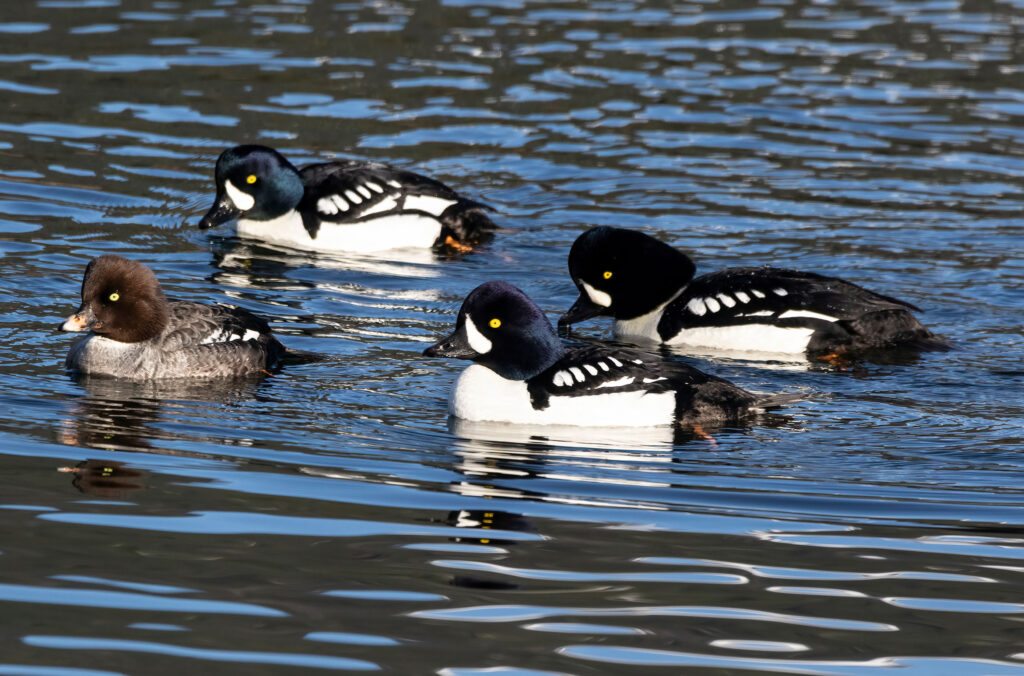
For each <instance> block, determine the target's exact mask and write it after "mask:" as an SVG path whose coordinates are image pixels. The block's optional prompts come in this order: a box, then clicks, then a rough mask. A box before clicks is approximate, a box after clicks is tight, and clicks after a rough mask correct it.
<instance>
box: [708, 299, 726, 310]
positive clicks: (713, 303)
mask: <svg viewBox="0 0 1024 676" xmlns="http://www.w3.org/2000/svg"><path fill="white" fill-rule="evenodd" d="M704 304H705V305H707V306H708V310H710V311H711V312H718V311H719V310H721V309H722V306H721V305H719V304H718V301H717V300H715V299H714V298H705V299H704Z"/></svg>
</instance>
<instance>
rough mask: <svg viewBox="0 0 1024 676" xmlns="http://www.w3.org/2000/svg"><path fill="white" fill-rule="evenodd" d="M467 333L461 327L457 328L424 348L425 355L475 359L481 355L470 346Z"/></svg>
mask: <svg viewBox="0 0 1024 676" xmlns="http://www.w3.org/2000/svg"><path fill="white" fill-rule="evenodd" d="M465 333H466V332H465V331H463V330H462V329H461V328H458V329H455V333H453V334H452V335H450V336H448V337H447V338H443V339H441V340H440V341H438V342H437V343H434V344H433V345H431V346H430V347H428V348H427V349H425V350H423V355H424V356H426V357H450V358H452V359H475V358H477V357H479V356H480V353H479V352H477V351H476V350H474V349H473V348H472V347H471V346H470V344H469V340H468V339H467V338H466V335H465Z"/></svg>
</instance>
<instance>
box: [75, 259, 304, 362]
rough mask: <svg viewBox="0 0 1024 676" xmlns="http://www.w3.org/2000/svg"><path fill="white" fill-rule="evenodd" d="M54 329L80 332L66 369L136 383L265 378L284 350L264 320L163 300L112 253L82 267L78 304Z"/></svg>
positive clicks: (148, 276) (153, 284)
mask: <svg viewBox="0 0 1024 676" xmlns="http://www.w3.org/2000/svg"><path fill="white" fill-rule="evenodd" d="M60 328H61V329H63V330H64V331H71V332H83V331H84V332H87V333H86V335H85V336H83V337H82V338H81V339H79V340H78V341H76V342H75V343H74V344H73V345H72V346H71V349H70V351H69V352H68V356H67V360H66V362H65V365H66V367H67V369H68V370H70V371H72V372H73V373H76V374H86V375H98V376H110V377H114V378H124V379H130V380H137V381H138V380H156V379H169V378H216V377H238V376H245V375H248V374H253V373H259V372H266V371H268V369H271V368H273V367H275V366H277V364H278V363H279V362H280V360H281V358H282V357H283V356H284V354H285V352H286V349H285V347H284V346H283V345H282V344H281V343H280V342H279V341H278V340H277V338H275V337H274V335H273V334H272V333H271V330H270V327H269V326H268V325H267V322H266V321H265V320H264V319H262V318H260V317H258V316H256V315H254V314H252V313H250V312H248V311H246V310H243V309H241V308H236V307H224V306H220V305H206V304H203V303H195V302H191V301H178V300H168V299H167V298H166V297H165V296H164V292H163V289H161V287H160V283H159V282H158V281H157V278H156V275H154V274H153V271H152V270H150V269H149V268H148V267H146V266H145V265H143V264H142V263H139V262H138V261H133V260H129V259H127V258H124V257H123V256H118V255H115V254H104V255H102V256H99V257H97V258H94V259H93V260H92V261H90V262H89V264H88V265H87V266H86V268H85V275H84V277H83V279H82V303H81V305H80V306H79V308H78V309H77V310H76V311H75V313H74V314H72V315H71V316H70V317H68V319H67V320H66V321H65V322H64V323H63V324H62V325H61V326H60Z"/></svg>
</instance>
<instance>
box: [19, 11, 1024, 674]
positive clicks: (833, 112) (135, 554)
mask: <svg viewBox="0 0 1024 676" xmlns="http://www.w3.org/2000/svg"><path fill="white" fill-rule="evenodd" d="M1022 68H1024V4H1022V3H1021V2H1020V1H1019V0H1010V1H1006V2H984V1H979V2H956V1H952V0H935V1H923V2H877V1H874V0H864V1H862V2H830V1H828V0H823V1H805V0H794V1H793V2H789V1H786V0H774V1H768V0H766V1H765V2H763V3H761V4H759V5H756V6H754V5H751V4H749V3H738V2H729V1H727V0H723V1H722V2H693V3H678V2H676V3H669V2H656V1H652V2H646V3H644V2H629V1H623V2H616V3H612V2H590V3H581V2H576V3H573V2H558V1H557V0H550V1H547V2H539V1H538V2H530V1H527V0H447V1H445V2H441V3H438V2H434V1H432V0H423V1H422V2H414V1H406V0H380V1H377V2H360V1H356V2H341V3H330V2H324V3H312V2H305V1H301V0H300V1H291V2H281V3H278V4H274V3H272V2H263V3H252V4H250V3H247V2H241V3H236V2H233V1H230V0H229V1H221V0H215V1H212V2H195V3H188V2H148V3H147V2H119V1H118V0H38V1H36V2H9V3H4V5H3V8H2V9H0V95H2V100H3V102H4V103H3V105H2V106H0V252H2V254H3V258H2V270H3V280H2V284H0V313H2V314H0V321H2V323H0V335H2V336H3V343H2V344H3V350H2V351H0V364H2V366H0V411H2V413H0V463H2V477H3V479H0V482H2V483H0V485H2V489H3V497H2V499H0V502H2V504H0V508H2V509H3V515H4V518H3V527H2V528H3V537H2V540H0V604H2V605H0V612H2V617H3V618H4V622H3V627H4V631H3V632H2V634H0V673H2V674H18V675H22V674H30V675H33V676H35V675H46V676H49V675H51V674H52V675H60V676H65V675H74V676H85V675H86V674H89V675H92V674H140V675H141V674H146V675H149V674H180V673H186V672H187V670H192V672H193V673H203V674H210V673H217V674H221V673H225V674H226V673H238V674H282V673H288V674H292V673H307V672H309V673H314V670H315V669H334V670H339V671H345V670H374V669H379V670H384V671H389V672H391V673H424V674H426V673H438V674H446V675H457V676H468V675H471V674H484V673H486V674H517V675H519V674H522V675H525V674H533V675H535V674H595V673H622V674H626V673H629V674H632V673H642V672H643V673H646V672H652V673H655V672H656V673H679V672H682V671H686V672H687V673H699V674H746V673H757V672H766V671H768V672H779V673H800V674H841V675H855V676H861V675H863V674H870V673H879V672H886V671H894V672H898V673H900V674H913V675H929V676H930V675H935V674H939V675H946V674H950V675H953V674H955V675H960V674H967V675H970V676H973V675H981V674H985V675H1004V674H1024V641H1022V639H1021V636H1022V633H1021V632H1022V626H1024V625H1022V622H1024V510H1022V499H1024V482H1022V477H1024V455H1022V452H1024V439H1022V436H1024V434H1022V425H1024V395H1022V386H1024V367H1022V366H1021V364H1020V355H1021V353H1022V348H1024V340H1022V337H1021V326H1022V324H1024V302H1022V300H1021V285H1022V282H1024V265H1022V263H1021V254H1022V253H1024V252H1022V249H1024V247H1022V245H1021V242H1022V235H1024V216H1022V208H1024V183H1022V177H1024V126H1022V120H1024V75H1022ZM243 141H258V142H262V143H265V144H269V145H273V146H276V147H278V148H280V149H281V150H282V151H283V152H285V153H286V154H287V155H288V156H289V157H291V158H292V159H293V160H294V161H296V162H305V161H312V160H316V159H323V158H329V157H334V156H354V157H367V158H372V159H377V160H382V161H387V162H391V163H395V164H398V165H400V166H403V167H408V168H412V169H414V170H417V171H420V172H422V173H427V174H430V175H433V176H436V177H438V178H440V179H442V180H444V181H445V182H447V183H449V184H450V185H452V186H454V187H457V188H458V189H460V190H462V191H463V192H465V193H466V194H467V195H468V196H470V197H475V198H480V199H484V200H486V201H488V202H490V203H491V204H493V205H494V206H496V207H497V208H498V209H499V214H498V216H497V217H496V218H497V219H498V220H499V221H500V223H501V224H502V225H503V226H504V227H506V228H507V230H508V232H506V233H503V234H501V235H500V236H499V237H498V238H497V239H496V240H495V241H494V242H493V244H491V245H490V246H488V247H485V248H484V249H482V250H480V251H477V252H475V253H472V254H469V255H466V256H461V257H457V258H452V259H447V260H445V259H440V258H437V257H435V256H433V255H431V254H421V255H416V254H408V253H404V254H401V255H399V254H396V255H394V256H388V257H386V258H383V259H382V258H354V257H353V258H341V257H339V258H330V257H326V256H321V257H315V258H314V257H309V256H303V255H298V254H296V253H288V252H285V251H275V250H271V249H266V248H260V247H257V246H254V245H252V244H249V243H244V242H241V241H238V240H236V239H233V238H232V237H230V234H229V232H227V231H225V232H220V233H217V234H214V235H213V236H212V237H211V236H209V235H208V234H203V233H199V232H198V231H197V230H196V229H195V227H194V226H195V223H196V221H197V220H198V218H199V216H200V215H201V213H202V212H203V211H204V210H205V208H206V207H208V206H209V203H210V201H211V199H212V184H211V173H212V166H213V162H214V160H215V158H216V156H217V155H218V154H219V153H220V151H221V150H223V149H224V148H226V147H228V146H231V145H234V144H235V143H239V142H243ZM600 224H610V225H619V226H627V227H633V228H640V229H644V230H645V231H647V232H650V233H653V234H656V235H658V236H660V237H662V238H664V239H666V240H668V241H671V242H673V243H674V244H676V245H677V246H679V247H681V248H684V249H686V250H688V251H690V252H691V253H692V254H693V256H694V257H695V258H696V259H697V261H698V267H699V269H701V270H703V271H710V270H713V269H716V268H720V267H724V266H727V265H751V264H760V263H765V262H771V263H773V264H776V265H785V266H790V267H798V268H804V269H810V270H815V271H818V272H822V273H827V274H835V275H841V276H843V277H846V278H848V279H851V280H853V281H856V282H860V283H863V284H867V285H869V286H870V287H872V288H874V289H877V290H879V291H882V292H884V293H888V294H892V295H895V296H898V297H901V298H905V299H907V300H909V301H911V302H913V303H915V304H917V305H919V306H920V307H921V308H922V310H923V312H922V317H923V318H924V319H925V321H926V322H927V323H928V324H929V325H930V326H931V327H932V328H933V329H935V330H936V331H937V332H939V333H942V334H944V335H946V336H948V337H949V338H950V339H951V340H952V341H953V342H954V343H955V344H956V345H957V346H958V348H959V349H957V350H956V351H953V352H949V353H941V354H931V355H926V356H924V357H922V358H920V359H918V360H914V359H902V360H900V359H894V360H891V363H880V364H879V363H874V364H862V365H858V366H854V367H850V368H845V369H833V368H829V367H824V366H809V365H807V364H804V363H782V362H770V363H767V364H766V363H758V362H754V361H750V360H749V359H748V358H746V357H744V356H743V355H710V356H706V357H702V356H688V357H686V358H687V359H690V360H691V361H692V362H693V363H695V364H697V365H699V366H701V367H702V368H705V369H707V370H709V371H712V372H714V373H716V374H719V375H722V376H725V377H728V378H730V379H732V380H734V381H736V382H737V383H739V384H741V385H743V386H745V387H748V388H750V389H754V390H757V391H762V392H780V391H787V392H802V393H804V394H805V395H806V396H807V399H808V400H807V401H806V402H804V403H801V404H797V405H794V406H790V407H788V408H787V409H786V410H785V411H784V412H783V415H781V416H777V417H775V418H772V419H768V420H765V421H763V422H762V423H760V424H758V425H753V426H750V427H746V428H742V429H719V430H714V431H713V432H712V434H711V437H712V438H700V437H694V438H690V439H677V440H676V443H675V444H674V445H672V444H669V443H667V442H666V441H665V439H662V438H661V437H660V435H659V434H658V433H655V432H652V433H650V434H646V433H635V432H630V433H628V434H622V435H611V436H608V435H604V434H601V435H594V434H588V433H587V432H586V431H580V430H557V429H556V430H545V429H525V430H524V429H519V428H513V429H509V428H506V427H503V426H500V425H492V426H487V425H451V426H450V425H449V422H448V421H447V420H446V417H445V397H446V395H447V388H448V385H449V383H450V382H451V380H452V379H453V377H454V375H455V374H456V373H457V371H458V370H459V369H461V368H462V367H463V366H464V364H462V363H456V362H445V361H440V360H431V359H426V358H423V357H420V356H419V353H420V351H421V350H422V349H423V348H424V347H425V346H426V345H427V344H428V341H432V340H433V338H434V337H436V336H438V335H440V334H441V333H442V332H444V331H445V330H446V329H447V328H448V326H449V325H450V324H451V322H452V321H453V318H454V312H455V311H456V310H457V308H458V305H459V303H460V302H461V299H462V298H463V296H464V295H465V294H466V293H467V292H468V291H469V290H470V289H471V288H473V287H474V286H476V285H477V284H478V283H480V282H482V281H484V280H487V279H506V280H508V281H511V282H513V283H515V284H517V285H519V286H521V287H523V288H524V289H525V290H527V291H528V292H529V293H530V294H531V295H532V296H533V297H534V298H535V299H537V301H538V302H539V303H540V304H541V305H542V306H543V307H544V308H545V309H546V310H548V311H550V312H551V313H552V315H554V314H556V313H558V312H559V311H561V310H564V309H565V308H567V307H568V305H569V304H570V303H571V301H572V300H573V298H574V297H575V292H574V289H573V288H572V286H571V284H570V283H569V280H568V277H567V274H566V271H565V256H566V252H567V248H568V245H569V244H570V243H571V242H572V240H573V239H574V238H575V237H576V235H577V234H579V233H580V232H581V231H582V230H584V229H585V228H587V227H589V226H592V225H600ZM101 252H119V253H122V254H124V255H127V256H130V257H132V258H136V259H139V260H142V261H144V262H145V263H146V264H148V265H150V266H152V267H153V268H154V269H155V270H156V272H157V274H158V276H159V277H160V279H161V280H162V281H163V283H164V285H165V288H166V289H167V290H168V292H169V293H170V294H171V295H173V296H177V297H179V298H189V299H196V300H202V301H210V302H222V303H231V304H235V305H240V306H243V307H246V308H248V309H250V310H253V311H256V312H259V313H262V314H264V315H266V316H267V317H269V318H270V319H271V321H272V323H273V325H274V328H275V329H276V330H277V331H278V332H279V333H280V334H281V335H282V340H283V341H284V342H285V343H286V344H288V345H290V346H292V347H296V348H300V349H304V350H312V351H316V352H321V353H324V354H326V355H327V356H328V358H327V360H326V361H324V362H322V363H318V364H307V365H300V366H294V367H291V368H287V369H285V370H284V371H283V372H281V373H280V374H278V375H275V376H273V377H271V378H267V379H265V380H262V381H257V382H243V383H229V384H224V385H223V386H222V387H210V386H208V385H204V386H192V387H189V386H180V387H177V388H170V387H163V388H158V387H153V386H145V385H131V384H119V383H110V382H95V381H83V382H75V381H72V380H71V379H69V377H68V376H67V375H66V374H65V373H64V372H63V370H62V368H61V363H62V360H63V357H64V355H65V353H66V351H67V348H68V345H69V343H70V337H69V336H68V335H66V334H60V333H59V332H57V331H55V329H54V327H55V325H56V323H57V322H58V320H60V319H62V318H63V317H65V316H66V315H68V314H69V313H70V312H71V311H72V310H73V309H74V308H75V307H76V304H77V294H78V288H79V283H80V279H81V274H82V270H83V267H84V265H85V263H86V262H87V261H88V260H89V259H90V258H91V257H93V256H95V255H97V254H99V253H101ZM582 333H583V334H584V335H586V336H592V337H599V336H605V335H606V334H607V325H604V324H601V323H592V324H591V325H589V326H587V327H585V328H584V329H583V331H582ZM58 468H64V469H65V470H68V469H73V470H74V471H73V472H69V471H64V472H59V471H57V470H58Z"/></svg>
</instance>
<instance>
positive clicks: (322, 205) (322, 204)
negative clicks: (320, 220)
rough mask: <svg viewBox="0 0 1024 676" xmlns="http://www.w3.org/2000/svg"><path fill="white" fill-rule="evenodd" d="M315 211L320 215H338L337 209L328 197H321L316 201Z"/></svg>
mask: <svg viewBox="0 0 1024 676" xmlns="http://www.w3.org/2000/svg"><path fill="white" fill-rule="evenodd" d="M316 210H317V211H319V212H320V213H322V214H327V215H328V216H333V215H334V214H336V213H338V207H337V206H336V205H335V204H334V202H332V201H331V199H330V198H329V197H321V198H320V199H318V200H317V201H316Z"/></svg>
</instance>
